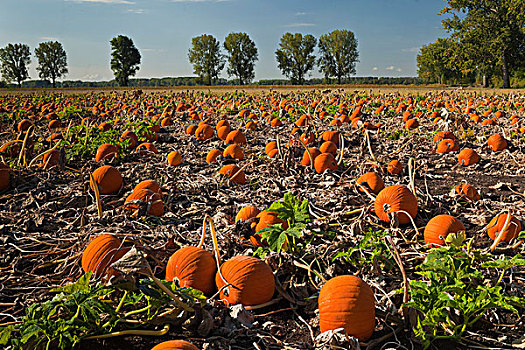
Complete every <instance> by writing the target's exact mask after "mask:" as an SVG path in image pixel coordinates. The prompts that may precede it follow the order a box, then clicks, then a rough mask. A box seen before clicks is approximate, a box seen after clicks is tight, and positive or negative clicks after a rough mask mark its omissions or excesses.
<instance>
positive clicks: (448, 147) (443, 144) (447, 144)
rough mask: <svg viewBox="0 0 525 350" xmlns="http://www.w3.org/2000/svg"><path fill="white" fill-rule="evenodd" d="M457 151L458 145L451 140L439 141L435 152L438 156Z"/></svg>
mask: <svg viewBox="0 0 525 350" xmlns="http://www.w3.org/2000/svg"><path fill="white" fill-rule="evenodd" d="M456 151H459V145H458V144H457V143H456V141H454V140H451V139H443V140H441V141H439V143H438V146H437V149H436V152H437V153H440V154H445V153H449V152H456Z"/></svg>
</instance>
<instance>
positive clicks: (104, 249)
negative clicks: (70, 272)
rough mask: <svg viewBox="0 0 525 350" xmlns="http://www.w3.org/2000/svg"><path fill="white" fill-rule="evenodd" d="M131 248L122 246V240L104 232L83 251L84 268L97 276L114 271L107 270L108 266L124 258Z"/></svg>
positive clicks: (112, 273) (111, 273)
mask: <svg viewBox="0 0 525 350" xmlns="http://www.w3.org/2000/svg"><path fill="white" fill-rule="evenodd" d="M128 251H129V248H126V247H122V242H121V241H120V239H118V238H117V237H116V236H114V235H111V234H107V233H105V234H102V235H100V236H97V237H95V238H94V239H93V240H91V242H89V244H88V245H87V247H86V249H84V252H83V253H82V262H81V263H82V269H83V270H84V272H88V271H92V272H93V274H94V275H95V276H96V277H100V276H103V275H106V274H110V275H114V274H115V273H114V272H110V271H106V270H107V268H108V266H109V265H111V264H112V263H114V262H115V261H117V260H118V259H120V258H122V256H124V254H126V253H127V252H128Z"/></svg>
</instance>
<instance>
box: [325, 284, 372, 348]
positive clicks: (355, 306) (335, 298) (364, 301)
mask: <svg viewBox="0 0 525 350" xmlns="http://www.w3.org/2000/svg"><path fill="white" fill-rule="evenodd" d="M318 300H319V301H318V302H319V326H320V328H321V332H326V331H329V330H334V329H337V328H344V329H345V330H346V332H347V333H348V334H349V335H351V336H354V337H356V338H357V339H359V341H366V340H368V339H369V338H370V337H371V336H372V333H373V332H374V327H375V299H374V292H373V291H372V288H370V286H369V285H368V284H367V283H366V282H365V281H363V280H362V279H361V278H359V277H356V276H351V275H343V276H337V277H334V278H332V279H330V280H329V281H328V282H326V283H325V285H324V286H323V287H322V288H321V291H320V292H319V299H318Z"/></svg>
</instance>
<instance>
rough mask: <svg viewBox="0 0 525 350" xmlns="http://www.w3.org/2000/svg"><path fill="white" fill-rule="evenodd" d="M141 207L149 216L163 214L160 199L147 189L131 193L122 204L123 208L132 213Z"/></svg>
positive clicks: (162, 204)
mask: <svg viewBox="0 0 525 350" xmlns="http://www.w3.org/2000/svg"><path fill="white" fill-rule="evenodd" d="M142 207H145V208H146V210H147V213H148V214H149V215H153V216H162V215H163V214H164V203H163V202H162V198H161V197H160V195H159V194H158V193H157V192H153V191H152V190H149V189H147V188H142V189H140V190H137V191H133V192H132V193H131V194H130V195H129V196H128V198H126V201H125V202H124V208H125V209H126V210H129V211H132V212H136V211H137V210H139V209H140V208H142Z"/></svg>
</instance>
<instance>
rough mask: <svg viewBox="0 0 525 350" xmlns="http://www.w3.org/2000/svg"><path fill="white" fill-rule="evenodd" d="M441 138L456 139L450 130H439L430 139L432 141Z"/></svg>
mask: <svg viewBox="0 0 525 350" xmlns="http://www.w3.org/2000/svg"><path fill="white" fill-rule="evenodd" d="M443 139H449V140H456V137H455V136H454V134H453V133H451V132H450V131H439V132H438V133H437V134H436V135H435V136H434V139H433V140H432V141H433V142H438V141H441V140H443Z"/></svg>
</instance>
